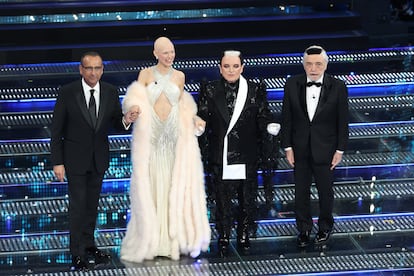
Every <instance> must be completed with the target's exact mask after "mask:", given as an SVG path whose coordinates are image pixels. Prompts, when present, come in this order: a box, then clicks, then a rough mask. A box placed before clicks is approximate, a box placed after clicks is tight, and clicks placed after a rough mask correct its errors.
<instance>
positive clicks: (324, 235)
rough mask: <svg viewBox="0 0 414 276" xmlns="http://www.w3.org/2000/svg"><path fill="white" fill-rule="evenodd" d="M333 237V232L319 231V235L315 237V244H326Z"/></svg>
mask: <svg viewBox="0 0 414 276" xmlns="http://www.w3.org/2000/svg"><path fill="white" fill-rule="evenodd" d="M330 236H331V231H329V230H326V231H319V232H318V234H316V237H315V244H316V245H318V244H323V243H326V242H327V241H328V240H329V237H330Z"/></svg>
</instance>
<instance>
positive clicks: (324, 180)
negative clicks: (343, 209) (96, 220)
mask: <svg viewBox="0 0 414 276" xmlns="http://www.w3.org/2000/svg"><path fill="white" fill-rule="evenodd" d="M295 161H296V162H295V169H294V176H295V182H296V183H295V212H296V226H297V229H298V231H299V232H305V231H311V230H312V227H313V221H312V213H311V198H310V192H311V191H310V189H311V185H312V182H313V178H314V180H315V184H316V188H317V191H318V197H319V219H318V227H319V230H321V231H330V230H332V228H333V224H334V219H333V215H332V212H333V205H334V191H333V179H334V171H333V170H330V164H323V165H322V164H321V165H318V164H315V163H314V162H312V160H305V161H301V160H295Z"/></svg>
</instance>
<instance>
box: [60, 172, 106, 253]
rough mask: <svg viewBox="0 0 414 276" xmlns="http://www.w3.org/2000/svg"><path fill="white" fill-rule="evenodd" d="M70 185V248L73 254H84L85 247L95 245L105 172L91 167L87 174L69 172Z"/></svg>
mask: <svg viewBox="0 0 414 276" xmlns="http://www.w3.org/2000/svg"><path fill="white" fill-rule="evenodd" d="M67 179H68V186H69V232H70V243H69V248H70V252H71V254H72V256H83V255H84V254H85V248H88V247H92V246H95V238H94V232H95V227H96V219H97V215H98V204H99V197H100V193H101V188H102V180H103V174H102V173H98V172H96V170H95V169H91V170H90V171H88V172H87V173H86V174H85V175H73V174H67Z"/></svg>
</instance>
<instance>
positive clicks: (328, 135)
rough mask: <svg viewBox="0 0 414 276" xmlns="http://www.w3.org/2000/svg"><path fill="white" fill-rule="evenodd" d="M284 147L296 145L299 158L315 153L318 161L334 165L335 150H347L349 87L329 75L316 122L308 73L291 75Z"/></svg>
mask: <svg viewBox="0 0 414 276" xmlns="http://www.w3.org/2000/svg"><path fill="white" fill-rule="evenodd" d="M281 133H282V137H281V139H282V147H283V148H287V147H292V148H293V150H294V155H295V161H298V160H307V159H306V158H308V157H310V155H312V157H313V160H314V161H315V162H316V163H318V164H330V163H331V161H332V157H333V154H334V152H335V150H342V151H344V150H345V149H346V145H347V141H348V89H347V87H346V85H345V83H344V82H343V81H341V80H338V79H336V78H334V77H332V76H330V75H328V74H325V76H324V78H323V85H322V87H321V95H320V98H319V102H318V106H317V108H316V112H315V115H314V117H313V120H312V122H311V121H310V120H309V117H308V113H307V107H306V75H305V74H302V75H297V76H293V77H291V78H289V79H288V80H287V81H286V84H285V87H284V97H283V107H282V130H281Z"/></svg>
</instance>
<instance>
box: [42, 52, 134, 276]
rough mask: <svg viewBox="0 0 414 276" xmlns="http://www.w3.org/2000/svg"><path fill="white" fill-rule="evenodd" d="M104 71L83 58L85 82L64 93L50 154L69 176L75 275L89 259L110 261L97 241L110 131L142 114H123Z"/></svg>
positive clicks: (59, 173)
mask: <svg viewBox="0 0 414 276" xmlns="http://www.w3.org/2000/svg"><path fill="white" fill-rule="evenodd" d="M103 69H104V65H103V62H102V58H101V57H100V55H99V54H98V53H96V52H87V53H85V54H84V55H82V58H81V62H80V65H79V72H80V75H81V76H82V78H81V79H80V80H78V81H74V82H72V83H70V84H67V85H65V86H63V87H61V89H60V91H59V95H58V97H57V100H56V104H55V108H54V111H53V120H52V126H51V146H50V147H51V154H52V157H51V159H52V165H53V171H54V173H55V176H56V178H57V179H58V180H59V181H63V180H64V177H65V174H66V177H67V180H68V191H69V232H70V252H71V254H72V267H71V269H72V270H87V269H88V266H87V259H86V258H87V257H93V258H94V261H95V264H98V263H105V262H108V261H109V259H110V255H108V254H106V253H104V252H102V251H101V250H99V249H98V248H97V247H96V245H95V241H94V231H95V225H96V218H97V211H98V201H99V196H100V192H101V187H102V180H103V177H104V173H105V171H106V170H107V169H108V167H109V142H108V133H109V130H110V129H111V127H115V128H117V129H120V130H121V129H124V130H126V129H128V128H129V126H130V124H131V123H132V122H133V121H135V120H136V118H137V117H138V115H139V110H130V111H128V112H126V114H125V116H124V115H123V114H122V109H121V105H120V102H119V96H118V92H117V89H116V88H115V87H114V86H112V85H110V84H108V83H105V82H102V81H100V79H101V76H102V74H103Z"/></svg>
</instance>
